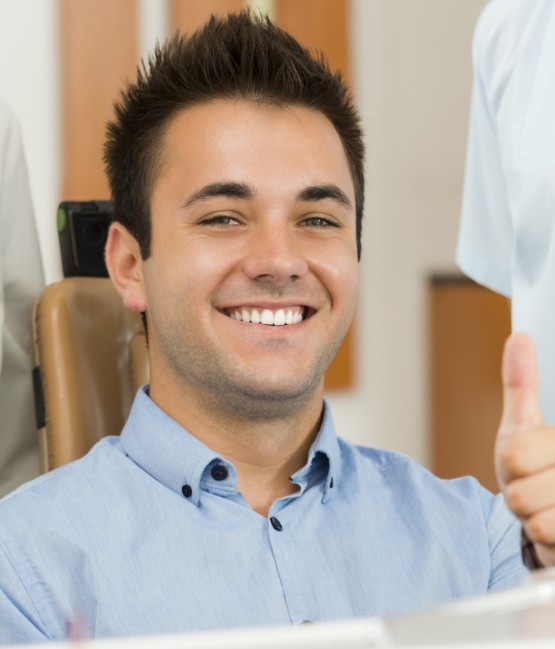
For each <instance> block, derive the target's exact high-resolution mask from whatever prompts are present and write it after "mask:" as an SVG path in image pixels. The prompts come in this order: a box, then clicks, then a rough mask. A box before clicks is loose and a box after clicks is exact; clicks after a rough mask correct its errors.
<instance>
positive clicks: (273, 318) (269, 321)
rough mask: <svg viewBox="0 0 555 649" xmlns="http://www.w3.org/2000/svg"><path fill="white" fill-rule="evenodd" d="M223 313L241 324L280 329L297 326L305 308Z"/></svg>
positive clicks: (239, 309) (247, 309) (245, 310)
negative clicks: (284, 326) (246, 323)
mask: <svg viewBox="0 0 555 649" xmlns="http://www.w3.org/2000/svg"><path fill="white" fill-rule="evenodd" d="M224 313H225V314H226V315H227V316H229V317H230V318H233V319H234V320H240V321H241V322H252V323H253V324H263V325H272V326H274V327H281V326H283V325H292V324H298V323H299V322H302V321H303V320H304V316H305V308H304V307H302V306H292V307H287V308H285V309H275V310H273V309H253V308H247V307H243V308H238V309H226V310H225V311H224Z"/></svg>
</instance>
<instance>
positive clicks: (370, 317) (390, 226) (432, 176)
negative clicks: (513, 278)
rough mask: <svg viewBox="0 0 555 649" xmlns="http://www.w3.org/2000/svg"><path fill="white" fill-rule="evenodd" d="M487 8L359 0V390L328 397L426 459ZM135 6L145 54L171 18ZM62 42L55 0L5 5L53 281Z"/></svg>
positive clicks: (0, 12) (11, 97) (15, 0)
mask: <svg viewBox="0 0 555 649" xmlns="http://www.w3.org/2000/svg"><path fill="white" fill-rule="evenodd" d="M92 1H94V0H92ZM261 3H262V4H266V5H268V6H271V2H269V1H268V0H265V2H262V0H259V2H258V4H261ZM484 4H485V0H352V12H351V25H352V52H353V57H352V58H353V62H354V67H355V71H354V72H355V73H354V78H355V85H356V91H357V95H358V99H359V103H360V107H361V110H362V113H363V116H364V122H365V125H366V129H367V133H368V165H367V176H368V187H367V196H368V199H367V203H366V222H365V229H364V243H363V245H364V252H363V261H362V264H361V271H362V289H361V293H362V295H361V297H362V299H361V304H360V308H359V313H358V324H357V337H358V343H357V344H358V350H359V353H358V357H357V364H358V377H357V387H356V389H355V390H353V391H352V392H350V393H348V394H340V393H334V394H330V395H329V398H330V400H331V402H332V405H333V407H334V411H335V419H336V423H337V424H338V428H339V430H340V432H341V433H342V434H344V435H345V436H346V437H349V438H351V439H353V440H355V441H358V442H360V443H365V444H372V445H376V446H383V447H387V448H393V449H396V450H401V451H404V452H406V453H409V454H410V455H412V456H414V457H415V458H417V459H419V460H420V461H423V462H426V460H427V400H428V394H427V388H426V382H427V373H426V372H427V371H426V353H427V350H426V320H425V316H426V280H427V278H428V276H429V274H430V273H431V272H441V271H450V270H454V268H455V266H454V248H455V241H456V231H457V222H458V213H459V203H460V193H461V183H462V173H463V162H464V148H465V142H466V128H467V115H468V104H469V99H470V79H471V66H470V42H471V34H472V29H473V26H474V23H475V21H476V18H477V15H478V13H479V10H480V9H481V7H482V6H483V5H484ZM141 6H142V11H143V15H144V16H145V20H143V24H142V28H141V33H140V39H141V44H142V48H141V49H142V51H144V48H146V47H148V46H149V45H150V44H152V43H153V42H154V41H155V40H156V38H157V37H160V35H161V34H163V32H164V30H165V25H166V22H165V21H166V15H165V3H164V2H163V1H162V0H141ZM146 16H148V19H147V18H146ZM57 43H58V33H57V2H56V0H0V79H1V80H2V86H1V89H0V92H2V94H4V96H5V97H6V98H7V100H8V102H9V103H10V104H11V105H12V107H13V108H14V110H15V111H16V113H17V115H18V116H19V119H20V122H21V126H22V130H23V137H24V142H25V146H26V151H27V157H28V162H29V169H30V176H31V185H32V192H33V196H34V203H35V209H36V216H37V223H38V227H39V236H40V239H41V246H42V249H43V257H44V266H45V271H46V277H47V281H49V282H50V281H53V280H55V279H58V278H59V277H60V276H61V271H60V262H59V253H58V243H57V238H56V236H57V235H56V231H55V226H54V223H55V221H54V217H55V210H56V205H57V202H58V199H59V186H60V152H59V144H58V142H59V133H60V124H59V114H60V113H59V99H58V97H59V93H58V88H59V79H58V73H57V70H58V48H57Z"/></svg>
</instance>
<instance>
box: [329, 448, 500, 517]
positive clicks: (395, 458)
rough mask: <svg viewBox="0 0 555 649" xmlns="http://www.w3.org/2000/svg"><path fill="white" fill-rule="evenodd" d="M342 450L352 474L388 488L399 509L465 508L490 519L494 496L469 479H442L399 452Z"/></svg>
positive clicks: (367, 449)
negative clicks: (408, 507) (396, 499)
mask: <svg viewBox="0 0 555 649" xmlns="http://www.w3.org/2000/svg"><path fill="white" fill-rule="evenodd" d="M341 447H342V453H343V457H344V460H345V465H346V466H347V467H348V471H349V472H350V473H351V475H354V476H356V479H357V480H361V481H362V482H368V483H372V484H373V485H374V486H377V485H380V486H381V487H382V488H384V489H387V490H388V491H389V492H390V493H391V494H393V496H394V497H396V498H397V497H398V499H399V500H398V502H399V503H400V506H405V504H406V505H407V506H410V507H415V506H418V507H422V508H425V509H430V510H434V511H439V510H441V509H442V508H449V507H457V508H466V509H468V510H469V511H471V512H473V513H475V514H478V516H479V517H480V518H482V519H487V518H488V517H489V515H490V512H491V510H492V508H493V506H494V501H495V496H494V495H493V494H492V493H491V492H490V491H488V490H487V489H486V488H485V487H483V486H482V485H481V484H480V483H479V482H478V480H476V478H474V477H472V476H463V477H460V478H455V479H443V478H440V477H438V476H436V475H435V474H434V473H432V472H431V471H430V470H429V469H427V468H426V467H425V466H423V465H422V464H419V463H418V462H416V461H415V460H413V459H412V458H410V457H408V456H407V455H404V454H402V453H396V452H393V451H387V450H382V449H376V448H369V447H364V446H354V445H351V444H349V443H347V442H344V441H342V442H341ZM408 494H410V497H408Z"/></svg>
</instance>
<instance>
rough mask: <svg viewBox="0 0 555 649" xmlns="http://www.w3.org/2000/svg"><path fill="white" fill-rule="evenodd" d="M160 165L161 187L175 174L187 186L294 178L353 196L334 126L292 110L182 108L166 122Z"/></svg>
mask: <svg viewBox="0 0 555 649" xmlns="http://www.w3.org/2000/svg"><path fill="white" fill-rule="evenodd" d="M159 162H160V166H159V174H158V180H159V181H163V179H164V178H165V177H167V176H171V175H172V174H175V173H180V174H182V175H183V174H186V175H187V179H186V180H187V184H189V183H193V184H194V183H195V182H203V183H205V182H218V181H221V180H222V178H226V179H227V180H239V181H245V180H249V182H251V183H255V184H256V182H257V180H259V181H260V182H261V183H262V184H265V183H266V182H269V181H270V180H271V179H273V180H275V181H276V182H280V181H281V182H283V181H284V180H288V181H291V179H292V178H294V177H295V176H296V177H297V178H298V180H299V182H308V183H314V182H331V181H332V180H333V182H335V183H337V184H340V185H342V189H343V190H344V191H345V192H346V193H348V194H349V195H351V194H352V193H353V188H352V178H351V174H350V168H349V164H348V161H347V157H346V155H345V152H344V149H343V145H342V143H341V140H340V138H339V135H338V134H337V131H336V130H335V128H334V126H333V125H332V123H331V122H330V121H329V120H328V119H327V118H326V117H325V115H323V114H322V113H320V112H318V111H314V110H310V109H308V108H305V107H300V106H294V105H286V106H277V105H275V104H269V103H263V102H255V101H249V100H244V99H239V100H217V101H213V102H209V103H204V104H199V105H195V106H193V107H190V108H186V109H184V110H182V111H180V112H179V113H177V114H176V115H175V116H174V117H173V118H172V119H171V121H170V122H169V124H168V126H167V128H166V130H165V133H164V136H163V139H162V147H161V155H160V158H159ZM268 174H271V178H269V177H268ZM247 176H248V178H246V177H247Z"/></svg>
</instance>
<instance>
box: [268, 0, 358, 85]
mask: <svg viewBox="0 0 555 649" xmlns="http://www.w3.org/2000/svg"><path fill="white" fill-rule="evenodd" d="M348 10H349V3H348V0H302V2H300V1H299V0H276V20H277V22H278V23H279V25H280V27H283V29H286V30H287V31H288V32H290V33H291V34H292V35H293V36H294V37H295V38H296V39H297V40H298V41H300V42H301V43H302V44H303V45H304V46H305V47H308V49H310V50H312V51H315V50H321V51H322V52H323V53H324V54H325V56H326V58H327V60H328V63H329V64H330V66H331V68H332V69H333V70H336V69H337V70H341V72H343V74H344V75H345V78H346V79H349V78H350V74H349V71H350V56H349V33H348V20H349V14H348Z"/></svg>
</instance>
